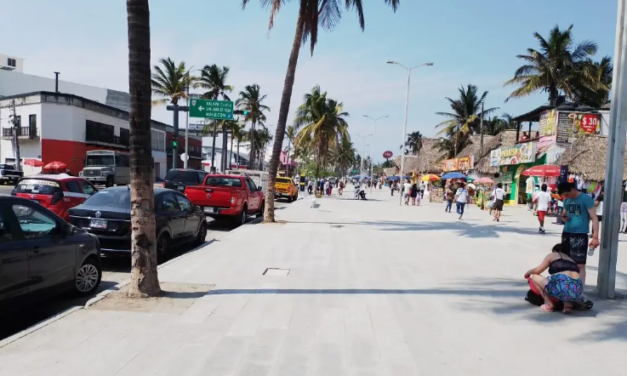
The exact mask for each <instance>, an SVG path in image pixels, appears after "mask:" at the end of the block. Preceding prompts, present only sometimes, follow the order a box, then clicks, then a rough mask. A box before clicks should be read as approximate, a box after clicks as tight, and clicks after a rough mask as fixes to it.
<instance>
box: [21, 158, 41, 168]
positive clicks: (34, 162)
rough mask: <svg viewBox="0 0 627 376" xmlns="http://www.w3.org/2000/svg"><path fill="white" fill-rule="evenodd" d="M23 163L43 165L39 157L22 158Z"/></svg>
mask: <svg viewBox="0 0 627 376" xmlns="http://www.w3.org/2000/svg"><path fill="white" fill-rule="evenodd" d="M24 165H26V166H31V167H41V166H43V165H44V163H43V162H42V161H41V160H39V159H32V158H29V159H26V160H24Z"/></svg>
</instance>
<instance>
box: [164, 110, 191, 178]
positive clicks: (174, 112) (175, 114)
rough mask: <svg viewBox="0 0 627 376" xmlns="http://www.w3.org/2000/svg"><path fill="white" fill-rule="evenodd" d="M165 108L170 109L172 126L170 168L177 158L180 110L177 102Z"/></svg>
mask: <svg viewBox="0 0 627 376" xmlns="http://www.w3.org/2000/svg"><path fill="white" fill-rule="evenodd" d="M186 107H187V106H186ZM188 108H189V107H188ZM166 109H167V110H168V111H172V116H173V118H172V128H174V130H173V131H172V168H176V166H177V164H178V163H177V162H178V159H179V153H178V148H179V111H180V110H181V106H179V105H178V103H175V104H172V105H170V106H167V107H166Z"/></svg>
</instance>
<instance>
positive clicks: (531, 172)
mask: <svg viewBox="0 0 627 376" xmlns="http://www.w3.org/2000/svg"><path fill="white" fill-rule="evenodd" d="M522 175H523V176H540V177H544V176H555V177H557V176H560V167H559V166H554V165H541V166H533V167H531V168H528V169H526V170H525V171H523V172H522Z"/></svg>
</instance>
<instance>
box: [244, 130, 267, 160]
mask: <svg viewBox="0 0 627 376" xmlns="http://www.w3.org/2000/svg"><path fill="white" fill-rule="evenodd" d="M246 140H247V141H248V142H249V143H250V145H249V146H248V148H249V150H250V155H251V157H250V159H252V154H253V153H255V158H257V159H258V161H259V164H258V166H259V169H260V170H262V169H263V157H264V154H265V150H266V147H267V146H268V144H269V143H270V141H272V135H271V134H270V131H269V130H268V128H259V129H255V130H254V131H252V132H248V133H247V135H246ZM254 166H255V165H251V168H253V167H254Z"/></svg>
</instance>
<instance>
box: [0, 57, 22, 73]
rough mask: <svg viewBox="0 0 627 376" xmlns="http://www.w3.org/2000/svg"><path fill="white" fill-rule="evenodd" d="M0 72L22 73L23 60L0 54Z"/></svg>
mask: <svg viewBox="0 0 627 376" xmlns="http://www.w3.org/2000/svg"><path fill="white" fill-rule="evenodd" d="M0 70H4V71H12V72H24V59H22V58H20V57H15V56H9V55H4V54H0Z"/></svg>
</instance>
